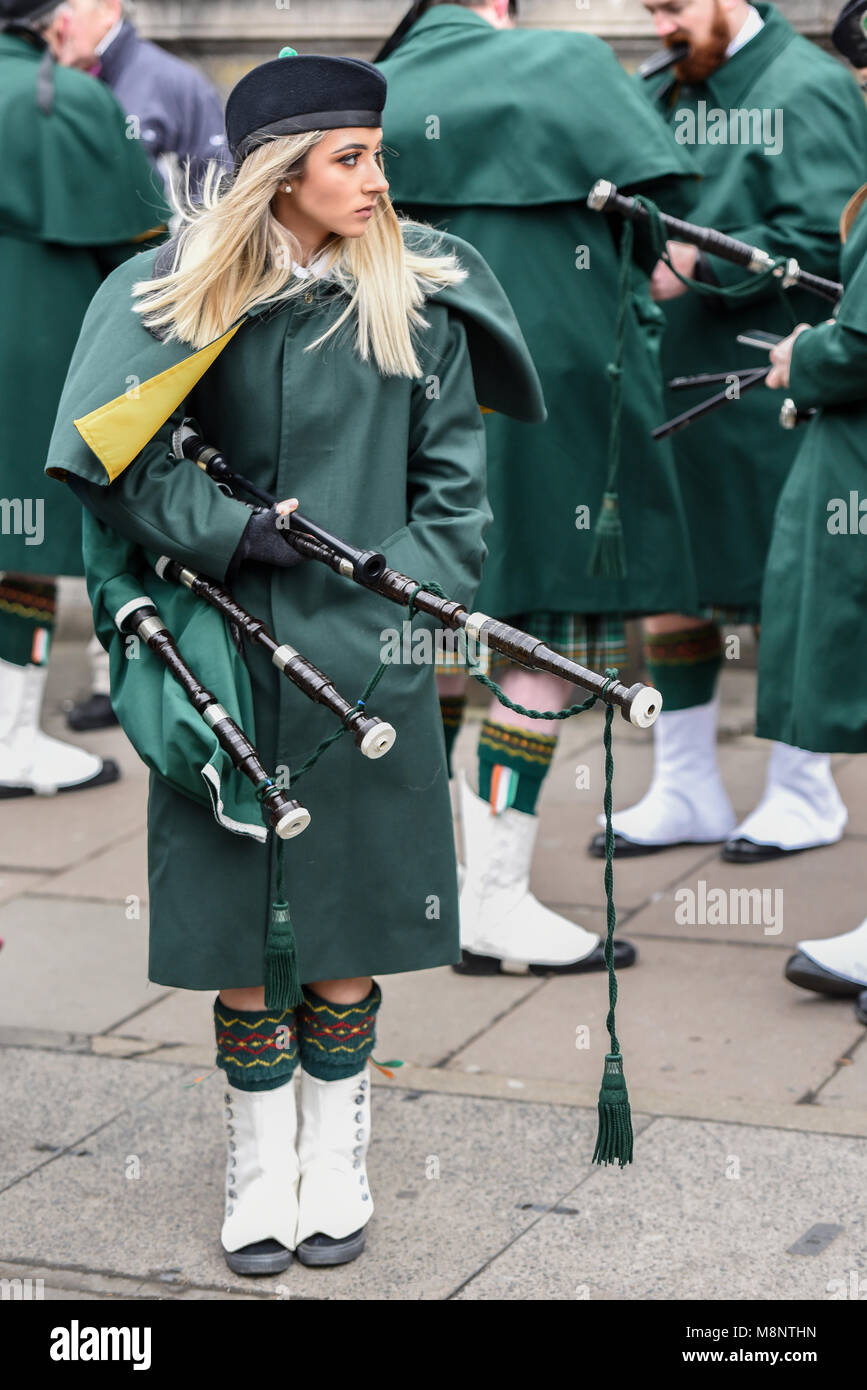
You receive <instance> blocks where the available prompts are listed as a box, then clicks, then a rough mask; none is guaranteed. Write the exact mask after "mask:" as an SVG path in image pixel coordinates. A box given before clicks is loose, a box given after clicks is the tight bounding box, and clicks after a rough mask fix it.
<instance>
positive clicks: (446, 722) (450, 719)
mask: <svg viewBox="0 0 867 1390" xmlns="http://www.w3.org/2000/svg"><path fill="white" fill-rule="evenodd" d="M466 704H467V697H466V695H441V696H440V714H441V715H442V717H443V733H444V734H445V739H446V763H447V764H448V769H449V777H451V775H452V749H453V748H454V746H455V739H456V738H457V736H458V734H459V733H460V728H461V720H462V719H463V717H464V710H465V708H466Z"/></svg>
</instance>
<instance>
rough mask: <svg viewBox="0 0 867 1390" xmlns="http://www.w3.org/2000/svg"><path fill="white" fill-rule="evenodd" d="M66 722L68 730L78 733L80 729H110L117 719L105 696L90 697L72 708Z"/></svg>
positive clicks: (109, 701)
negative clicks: (74, 730)
mask: <svg viewBox="0 0 867 1390" xmlns="http://www.w3.org/2000/svg"><path fill="white" fill-rule="evenodd" d="M66 722H67V724H68V725H69V727H70V729H77V730H79V732H80V731H81V730H82V729H84V730H87V729H110V728H111V727H112V725H113V724H116V723H117V722H118V719H117V715H116V714H115V712H114V710H113V709H112V707H111V700H110V699H109V697H108V696H107V695H91V696H90V698H89V699H87V700H81V701H80V702H79V703H78V704H77V705H73V706H72V709H71V710H69V712H68V713H67V716H66Z"/></svg>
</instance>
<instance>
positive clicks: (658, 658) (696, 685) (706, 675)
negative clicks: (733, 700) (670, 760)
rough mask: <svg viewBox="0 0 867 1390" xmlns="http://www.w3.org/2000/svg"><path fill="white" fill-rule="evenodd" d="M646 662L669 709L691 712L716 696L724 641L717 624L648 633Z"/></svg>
mask: <svg viewBox="0 0 867 1390" xmlns="http://www.w3.org/2000/svg"><path fill="white" fill-rule="evenodd" d="M644 661H645V664H646V666H647V671H648V675H649V676H650V683H651V685H655V686H656V688H657V690H661V691H662V698H663V701H664V704H665V709H667V710H669V711H671V710H676V709H691V708H692V706H693V705H706V704H708V703H709V702H710V701H711V700H712V699H713V697H714V692H715V690H716V683H717V677H718V676H719V670H720V666H721V665H722V639H721V637H720V630H719V628H718V627H717V625H716V623H702V625H701V627H687V628H679V629H678V630H677V631H676V632H655V633H645V637H644Z"/></svg>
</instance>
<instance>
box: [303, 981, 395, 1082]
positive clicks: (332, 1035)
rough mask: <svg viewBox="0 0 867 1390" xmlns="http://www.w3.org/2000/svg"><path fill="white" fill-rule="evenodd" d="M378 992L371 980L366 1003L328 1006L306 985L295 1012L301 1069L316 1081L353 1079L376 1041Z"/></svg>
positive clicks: (327, 1003)
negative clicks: (302, 1001)
mask: <svg viewBox="0 0 867 1390" xmlns="http://www.w3.org/2000/svg"><path fill="white" fill-rule="evenodd" d="M381 1003H382V991H381V990H380V988H379V985H378V984H377V983H376V981H375V980H374V981H373V983H372V986H371V990H370V993H369V994H368V996H367V998H366V999H362V1000H360V1001H359V1002H358V1003H357V1004H329V1002H328V1000H327V999H322V998H321V997H320V996H319V995H318V994H316V993H315V992H314V991H313V990H312V989H310V988H309V987H308V986H307V985H305V986H304V1003H303V1004H301V1005H299V1008H298V1048H299V1053H300V1056H301V1065H302V1067H303V1068H304V1070H305V1071H306V1072H308V1073H309V1075H310V1076H316V1077H318V1078H319V1080H320V1081H342V1080H343V1079H344V1078H345V1077H347V1076H357V1075H358V1073H359V1072H360V1071H361V1069H362V1067H363V1066H364V1064H365V1062H366V1061H367V1059H368V1057H369V1056H370V1054H371V1052H372V1051H373V1046H374V1043H375V1041H376V1012H377V1010H378V1008H379V1006H380V1004H381Z"/></svg>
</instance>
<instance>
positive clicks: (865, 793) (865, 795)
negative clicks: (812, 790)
mask: <svg viewBox="0 0 867 1390" xmlns="http://www.w3.org/2000/svg"><path fill="white" fill-rule="evenodd" d="M833 765H834V781H835V782H836V783H837V786H838V788H839V790H840V795H841V796H842V798H843V800H844V801H845V803H846V810H847V811H848V812H849V820H848V821H847V823H846V834H847V835H864V836H867V754H864V753H862V754H861V755H860V756H859V755H856V754H853V756H852V757H850V758H846V759H842V760H840V762H838V761H837V760H836V759H834V760H833ZM864 897H865V903H867V893H865V895H864ZM865 911H867V905H865Z"/></svg>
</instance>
